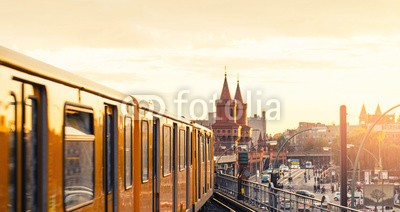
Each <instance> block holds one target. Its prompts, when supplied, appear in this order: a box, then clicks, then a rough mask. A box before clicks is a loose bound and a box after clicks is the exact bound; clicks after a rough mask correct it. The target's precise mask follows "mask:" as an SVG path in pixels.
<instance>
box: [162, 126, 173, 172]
mask: <svg viewBox="0 0 400 212" xmlns="http://www.w3.org/2000/svg"><path fill="white" fill-rule="evenodd" d="M163 133H164V139H163V175H164V176H166V175H168V174H170V173H171V138H172V137H171V127H169V126H164V129H163Z"/></svg>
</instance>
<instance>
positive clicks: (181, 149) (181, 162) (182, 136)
mask: <svg viewBox="0 0 400 212" xmlns="http://www.w3.org/2000/svg"><path fill="white" fill-rule="evenodd" d="M185 143H186V140H185V130H179V170H180V171H182V170H184V169H185V165H186V163H185V162H186V160H185Z"/></svg>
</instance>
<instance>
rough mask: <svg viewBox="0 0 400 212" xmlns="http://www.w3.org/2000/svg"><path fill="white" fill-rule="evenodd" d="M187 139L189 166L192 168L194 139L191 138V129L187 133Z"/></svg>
mask: <svg viewBox="0 0 400 212" xmlns="http://www.w3.org/2000/svg"><path fill="white" fill-rule="evenodd" d="M186 138H187V144H188V148H187V149H188V163H187V164H188V166H192V138H191V137H190V132H189V128H188V130H187V131H186Z"/></svg>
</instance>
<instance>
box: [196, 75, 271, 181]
mask: <svg viewBox="0 0 400 212" xmlns="http://www.w3.org/2000/svg"><path fill="white" fill-rule="evenodd" d="M264 116H265V115H264ZM203 124H211V121H210V120H209V122H208V123H207V122H203ZM211 129H212V130H213V132H214V136H215V144H214V151H215V152H214V154H215V155H216V156H217V157H223V155H230V154H234V153H235V152H234V151H232V150H231V147H232V146H236V147H237V150H236V151H243V150H245V151H248V152H249V165H248V167H249V171H250V173H251V174H252V175H254V174H255V173H256V171H257V170H260V171H261V170H262V160H263V154H264V152H263V148H261V149H260V148H258V147H257V146H254V142H253V140H252V131H253V128H252V127H250V126H249V124H248V120H247V104H246V103H244V102H243V98H242V93H241V90H240V86H239V80H238V81H237V86H236V92H235V96H234V98H233V99H232V98H231V94H230V91H229V86H228V81H227V79H226V73H225V78H224V83H223V86H222V92H221V96H220V98H219V99H218V100H216V113H215V122H214V123H213V124H211ZM261 130H263V128H260V129H259V130H258V131H261ZM217 165H219V164H217ZM235 170H237V169H235Z"/></svg>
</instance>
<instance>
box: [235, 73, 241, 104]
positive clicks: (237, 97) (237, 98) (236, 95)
mask: <svg viewBox="0 0 400 212" xmlns="http://www.w3.org/2000/svg"><path fill="white" fill-rule="evenodd" d="M235 99H236V100H238V101H240V102H243V99H242V93H241V92H240V86H239V79H238V81H237V86H236V93H235Z"/></svg>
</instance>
